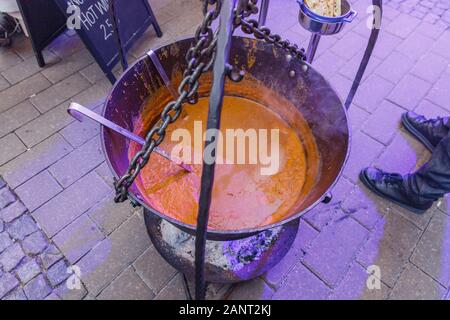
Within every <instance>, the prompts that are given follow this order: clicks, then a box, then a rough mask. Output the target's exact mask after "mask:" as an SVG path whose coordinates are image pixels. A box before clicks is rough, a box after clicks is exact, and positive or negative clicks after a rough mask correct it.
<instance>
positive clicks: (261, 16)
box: [258, 0, 270, 26]
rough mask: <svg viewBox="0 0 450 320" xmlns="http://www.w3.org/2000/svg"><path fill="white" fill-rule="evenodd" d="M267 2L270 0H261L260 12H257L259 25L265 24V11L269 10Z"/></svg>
mask: <svg viewBox="0 0 450 320" xmlns="http://www.w3.org/2000/svg"><path fill="white" fill-rule="evenodd" d="M269 4H270V0H262V1H261V8H260V11H261V12H260V14H259V22H258V24H259V25H260V26H265V25H266V20H267V13H268V11H269Z"/></svg>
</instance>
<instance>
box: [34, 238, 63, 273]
mask: <svg viewBox="0 0 450 320" xmlns="http://www.w3.org/2000/svg"><path fill="white" fill-rule="evenodd" d="M39 258H40V261H41V264H42V266H43V267H44V268H45V269H48V268H50V267H51V266H52V265H54V264H55V263H56V262H57V261H59V260H61V259H62V258H63V256H62V254H61V252H60V251H59V250H58V248H56V247H55V246H54V245H52V244H51V245H49V246H48V247H47V249H45V250H44V252H42V253H41V254H40V255H39Z"/></svg>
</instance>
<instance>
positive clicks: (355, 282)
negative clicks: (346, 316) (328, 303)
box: [328, 263, 391, 300]
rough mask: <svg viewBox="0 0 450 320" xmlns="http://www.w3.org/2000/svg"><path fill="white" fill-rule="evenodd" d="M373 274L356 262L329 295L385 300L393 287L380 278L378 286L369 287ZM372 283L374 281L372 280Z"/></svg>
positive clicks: (355, 298)
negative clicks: (370, 277)
mask: <svg viewBox="0 0 450 320" xmlns="http://www.w3.org/2000/svg"><path fill="white" fill-rule="evenodd" d="M369 276H371V275H370V274H369V273H368V272H367V270H366V269H364V268H363V267H362V266H361V265H359V264H358V263H354V264H353V266H352V267H351V268H350V270H349V271H348V272H347V274H346V275H345V277H344V279H343V280H342V281H341V283H340V284H339V285H338V286H337V287H336V289H334V290H333V293H332V294H331V295H330V296H329V297H328V299H331V300H358V299H363V300H385V299H387V297H388V295H389V293H390V291H391V289H389V287H388V286H386V285H385V284H384V283H383V282H381V280H380V279H376V281H377V284H378V285H379V287H378V286H374V287H370V288H369V287H368V286H367V282H368V281H370V279H368V277H369ZM370 283H371V284H372V283H373V282H372V281H370Z"/></svg>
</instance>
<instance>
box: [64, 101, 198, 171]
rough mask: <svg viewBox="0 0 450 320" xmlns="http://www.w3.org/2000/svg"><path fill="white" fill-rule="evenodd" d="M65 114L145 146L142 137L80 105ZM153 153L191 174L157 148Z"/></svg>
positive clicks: (178, 161)
mask: <svg viewBox="0 0 450 320" xmlns="http://www.w3.org/2000/svg"><path fill="white" fill-rule="evenodd" d="M67 112H69V114H70V115H71V116H72V117H74V118H75V119H77V120H78V121H80V122H81V121H83V116H86V117H88V118H90V119H92V120H94V121H96V122H98V123H100V124H101V125H103V126H105V127H107V128H109V129H111V130H113V131H115V132H117V133H120V134H121V135H123V136H125V137H127V138H128V139H130V140H133V141H134V142H137V143H139V144H140V145H144V144H145V139H143V138H142V137H140V136H138V135H136V134H134V133H132V132H130V131H128V130H127V129H125V128H123V127H121V126H119V125H117V124H115V123H114V122H112V121H109V120H108V119H106V118H104V117H102V116H100V115H99V114H97V113H95V112H93V111H91V110H90V109H88V108H86V107H83V106H82V105H80V104H78V103H75V102H72V103H70V105H69V108H67ZM154 152H156V153H157V154H159V155H161V156H162V157H164V158H166V159H168V160H169V161H172V162H173V163H175V164H176V165H178V166H180V167H181V168H183V169H184V170H186V171H188V172H192V171H193V168H192V166H190V165H188V164H185V163H184V162H182V161H180V160H178V159H173V158H171V157H170V155H169V154H168V153H167V152H166V151H164V150H162V149H161V148H159V147H156V148H155V149H154Z"/></svg>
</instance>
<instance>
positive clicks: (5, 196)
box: [0, 188, 16, 209]
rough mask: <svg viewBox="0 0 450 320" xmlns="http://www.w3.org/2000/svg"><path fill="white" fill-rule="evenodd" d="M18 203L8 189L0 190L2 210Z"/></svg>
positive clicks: (0, 206)
mask: <svg viewBox="0 0 450 320" xmlns="http://www.w3.org/2000/svg"><path fill="white" fill-rule="evenodd" d="M14 201H16V197H15V196H14V194H13V193H12V192H11V190H9V189H8V188H3V189H1V190H0V208H1V209H3V208H5V207H6V206H7V205H9V204H11V203H13V202H14Z"/></svg>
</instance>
